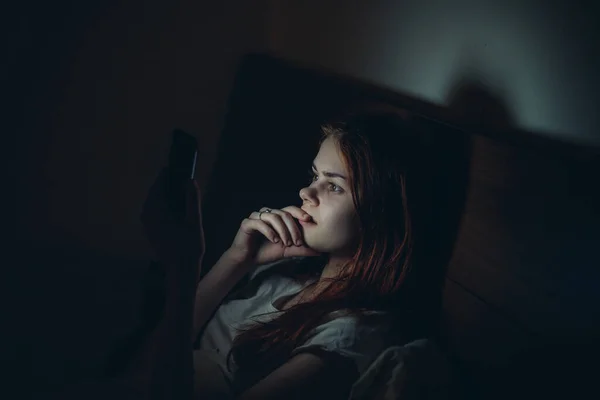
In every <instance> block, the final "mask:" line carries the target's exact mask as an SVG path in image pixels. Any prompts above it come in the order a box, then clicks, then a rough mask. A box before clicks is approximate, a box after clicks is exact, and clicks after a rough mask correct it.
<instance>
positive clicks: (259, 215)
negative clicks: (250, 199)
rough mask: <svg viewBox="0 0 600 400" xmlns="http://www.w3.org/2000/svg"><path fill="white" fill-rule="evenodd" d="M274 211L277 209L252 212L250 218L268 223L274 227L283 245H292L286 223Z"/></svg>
mask: <svg viewBox="0 0 600 400" xmlns="http://www.w3.org/2000/svg"><path fill="white" fill-rule="evenodd" d="M276 212H277V210H271V212H270V213H266V212H253V213H252V214H251V215H250V219H255V220H259V221H262V222H265V223H266V224H268V225H270V226H271V227H272V228H273V229H275V231H276V232H277V234H278V235H279V237H280V238H281V241H282V243H283V244H284V245H285V246H291V245H292V243H291V242H292V235H291V234H290V232H289V230H288V228H287V226H286V224H285V223H284V222H283V220H282V219H281V216H279V215H278V214H277V213H276Z"/></svg>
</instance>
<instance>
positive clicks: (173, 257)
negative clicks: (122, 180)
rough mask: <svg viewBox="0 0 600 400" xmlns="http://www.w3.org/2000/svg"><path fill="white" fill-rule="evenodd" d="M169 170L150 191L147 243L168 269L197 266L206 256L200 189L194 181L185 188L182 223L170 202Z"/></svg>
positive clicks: (146, 207)
mask: <svg viewBox="0 0 600 400" xmlns="http://www.w3.org/2000/svg"><path fill="white" fill-rule="evenodd" d="M167 180H168V175H167V170H166V169H163V170H162V171H161V173H160V175H159V176H158V178H157V179H156V181H155V182H154V184H153V185H152V187H151V188H150V192H149V193H148V197H147V198H146V202H145V203H144V207H143V210H142V215H141V220H142V224H143V226H144V230H145V232H146V235H147V236H148V240H149V241H150V244H151V246H152V248H153V250H154V251H155V253H156V255H157V257H158V259H159V261H160V262H162V263H164V264H166V265H169V266H174V265H177V266H188V265H193V268H194V270H193V271H188V272H190V273H191V272H194V273H199V271H198V269H199V268H198V267H199V263H200V262H201V259H202V257H203V255H204V251H205V245H204V230H203V227H202V213H201V206H200V198H201V194H200V188H199V186H198V183H197V182H196V181H195V180H190V181H189V182H188V184H187V187H186V192H185V195H186V204H185V205H186V208H185V215H184V218H183V219H182V220H179V219H178V218H177V217H176V216H175V215H174V214H173V212H172V211H171V209H170V208H169V206H168V202H167V196H168V191H167V187H168V186H167Z"/></svg>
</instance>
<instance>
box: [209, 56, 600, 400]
mask: <svg viewBox="0 0 600 400" xmlns="http://www.w3.org/2000/svg"><path fill="white" fill-rule="evenodd" d="M365 105H370V106H371V107H383V108H387V109H389V110H396V111H397V112H398V113H400V114H403V115H409V116H410V118H411V119H412V120H413V121H414V123H415V124H419V125H420V126H422V127H423V128H424V129H426V130H427V131H428V132H434V134H435V136H436V143H437V145H436V151H437V158H438V161H439V163H440V164H439V165H441V166H443V167H444V168H443V170H444V171H445V173H446V174H447V175H448V176H454V177H460V176H463V178H462V179H458V180H457V181H456V182H457V183H456V184H455V185H451V186H448V187H446V188H445V192H444V193H443V197H440V199H442V200H443V202H441V204H439V205H438V206H437V207H436V208H435V211H433V214H432V217H431V218H432V219H433V220H436V219H437V220H438V221H439V223H440V226H442V225H443V226H444V229H445V230H446V232H445V236H444V240H443V241H441V242H440V243H441V245H438V246H437V247H435V246H433V247H432V253H435V254H436V255H438V261H439V262H442V263H444V264H445V265H444V266H443V270H440V271H433V272H432V273H439V272H442V273H443V274H445V276H444V275H441V276H442V278H443V279H442V281H441V282H442V283H443V284H444V286H443V316H442V317H441V322H442V323H443V324H442V325H441V327H442V329H441V331H440V341H441V344H442V346H445V347H444V348H445V349H446V350H447V351H448V354H449V357H450V358H451V359H452V360H454V361H456V366H457V370H458V371H463V372H464V373H465V374H467V375H464V376H468V377H469V378H468V379H469V381H471V383H474V384H475V385H471V386H480V389H481V390H483V391H485V393H486V394H485V396H484V397H483V398H495V396H497V397H498V398H500V397H501V396H503V395H505V394H507V393H511V391H510V388H512V387H513V384H517V383H518V382H521V383H527V382H529V383H532V382H537V381H536V380H535V379H536V377H537V376H538V375H539V377H546V378H548V377H549V376H551V375H552V374H553V373H558V372H557V369H552V368H546V367H548V366H549V364H548V361H547V359H548V357H550V354H553V355H554V356H555V357H564V360H568V361H569V362H571V363H572V362H575V361H577V362H580V361H582V360H584V359H583V358H573V356H574V355H575V356H577V355H579V354H582V355H585V356H589V354H590V351H591V348H589V347H582V348H583V349H590V350H588V351H587V352H584V353H577V352H576V351H580V350H576V351H564V350H565V348H569V349H574V346H575V345H580V346H583V345H584V344H585V345H587V344H588V343H590V342H591V340H592V339H593V338H594V337H600V306H599V305H600V253H599V248H600V233H599V232H600V195H599V189H598V186H599V185H598V183H599V182H598V181H599V180H598V175H597V172H598V171H599V168H598V167H599V166H600V157H599V156H598V152H597V151H595V150H592V149H585V148H581V147H578V146H575V145H569V144H565V143H559V142H556V141H551V140H549V139H544V138H542V137H541V136H539V135H534V134H531V133H527V132H522V131H518V130H515V129H512V128H510V129H509V128H508V127H505V128H503V129H502V130H492V129H491V128H490V127H484V126H483V125H482V124H481V123H480V122H477V123H474V121H472V120H469V119H465V114H464V113H462V114H460V115H459V114H458V113H455V112H453V110H452V109H450V108H444V107H439V106H435V105H431V104H428V103H426V102H423V101H418V100H416V99H414V98H411V97H409V96H405V95H402V94H398V93H394V92H391V91H389V90H386V89H382V88H378V87H375V86H372V85H369V84H366V83H363V82H358V81H356V80H352V79H347V78H343V77H339V76H335V75H332V74H328V73H326V72H323V71H315V70H311V69H307V68H301V67H298V66H294V65H291V64H289V63H287V62H285V61H282V60H278V59H276V58H272V57H270V56H266V55H250V56H248V57H246V58H245V59H244V60H243V62H242V63H241V64H240V68H239V73H238V75H237V78H236V82H235V85H234V90H233V92H232V95H231V97H230V103H229V108H228V110H229V111H228V114H227V116H226V119H225V125H224V130H223V133H222V137H221V142H220V145H219V150H218V151H219V154H218V158H217V161H216V164H215V166H214V170H213V171H214V172H213V175H212V177H211V180H210V182H209V186H208V189H207V191H206V193H205V196H204V210H203V212H204V215H205V229H206V234H207V248H208V252H207V254H206V262H207V264H208V265H212V264H213V263H214V262H215V261H216V260H217V258H218V257H219V256H220V254H221V253H222V252H223V251H224V250H225V249H226V248H227V246H229V244H230V242H231V240H232V239H233V235H234V234H235V232H236V230H237V228H238V226H239V223H240V221H241V220H242V219H243V218H244V217H245V216H247V215H248V214H250V212H251V211H253V210H256V209H259V208H260V207H262V206H272V207H282V206H285V205H289V204H298V203H299V198H298V189H299V187H301V186H300V184H301V183H303V182H304V180H306V179H307V172H308V169H309V166H310V162H311V161H312V157H313V156H314V154H315V151H316V150H317V142H318V139H319V135H320V132H319V130H318V126H319V123H321V122H322V121H323V120H325V119H327V118H329V117H331V116H334V115H336V114H338V113H340V112H342V111H346V110H348V109H351V108H357V107H363V106H365ZM463 111H464V110H463ZM459 126H460V128H459ZM461 174H462V175H461ZM449 211H450V212H449ZM444 244H445V247H444ZM444 260H445V261H444ZM428 273H429V272H428ZM432 296H435V295H434V294H432ZM557 343H562V344H563V345H562V346H557ZM564 343H569V345H568V346H569V347H566V346H565V345H564ZM549 349H550V350H549ZM560 350H563V352H560ZM565 362H566V361H565ZM571 365H573V364H571ZM567 369H569V368H567ZM570 370H572V367H571V368H570ZM558 371H560V372H564V374H561V376H562V378H563V381H564V377H565V376H566V375H568V373H569V371H567V370H565V371H562V370H558ZM461 376H462V375H461ZM540 379H541V378H540ZM548 379H550V378H548ZM539 382H540V383H542V382H544V380H540V381H539ZM530 386H531V387H536V390H537V392H535V393H537V394H539V393H541V392H540V390H542V391H543V390H544V389H549V388H550V386H548V385H542V386H541V387H540V386H539V385H537V384H533V385H530ZM554 386H556V385H554ZM516 390H517V389H515V391H516ZM524 390H525V389H521V391H520V393H521V394H523V393H525V392H524ZM555 392H556V391H555V390H554V391H553V393H555ZM494 395H495V396H494ZM464 396H467V394H464ZM482 396H483V395H482ZM467 397H468V396H467ZM513 398H514V397H513Z"/></svg>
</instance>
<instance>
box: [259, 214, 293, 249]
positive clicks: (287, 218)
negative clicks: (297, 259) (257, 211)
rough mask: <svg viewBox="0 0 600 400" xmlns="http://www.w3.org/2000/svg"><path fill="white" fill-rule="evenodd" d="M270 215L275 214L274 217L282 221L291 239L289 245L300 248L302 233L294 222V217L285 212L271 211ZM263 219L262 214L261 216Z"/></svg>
mask: <svg viewBox="0 0 600 400" xmlns="http://www.w3.org/2000/svg"><path fill="white" fill-rule="evenodd" d="M271 214H275V215H276V216H279V217H280V218H281V220H282V222H283V223H284V224H285V226H286V227H287V229H288V231H289V233H290V236H291V239H292V242H293V243H292V244H289V245H290V246H291V245H296V246H301V245H302V243H303V240H302V232H300V228H299V227H298V224H297V223H296V221H295V220H294V217H293V216H292V215H291V214H290V213H288V212H285V211H283V210H272V211H271ZM263 217H264V214H263Z"/></svg>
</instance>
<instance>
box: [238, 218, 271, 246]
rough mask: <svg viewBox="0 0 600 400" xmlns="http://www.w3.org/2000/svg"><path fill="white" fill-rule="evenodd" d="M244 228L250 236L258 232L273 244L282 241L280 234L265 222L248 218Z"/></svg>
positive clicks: (243, 223)
mask: <svg viewBox="0 0 600 400" xmlns="http://www.w3.org/2000/svg"><path fill="white" fill-rule="evenodd" d="M242 228H243V229H244V231H245V232H246V233H248V234H249V233H251V232H252V231H258V232H260V233H262V234H263V236H264V237H266V238H267V239H268V240H270V241H271V242H273V243H279V241H280V239H279V234H278V233H277V232H276V231H275V230H274V229H273V228H272V227H271V226H270V225H269V224H267V223H266V222H265V221H260V220H258V219H254V218H246V219H244V220H243V221H242Z"/></svg>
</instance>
